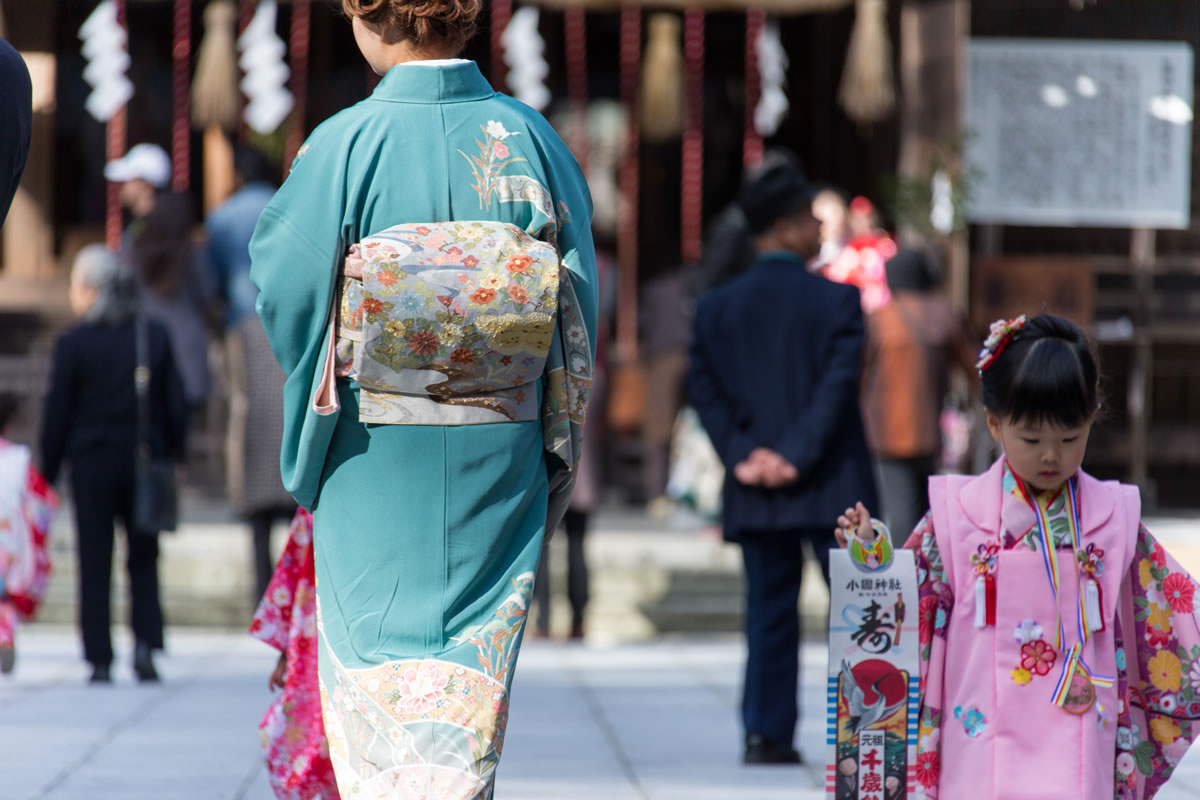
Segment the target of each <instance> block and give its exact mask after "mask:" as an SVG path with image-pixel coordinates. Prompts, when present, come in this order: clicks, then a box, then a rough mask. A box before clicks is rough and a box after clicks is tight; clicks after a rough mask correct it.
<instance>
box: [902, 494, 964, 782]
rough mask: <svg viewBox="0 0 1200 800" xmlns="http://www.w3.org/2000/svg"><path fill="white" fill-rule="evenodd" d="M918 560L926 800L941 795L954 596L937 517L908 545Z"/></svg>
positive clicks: (920, 770) (920, 746)
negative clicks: (945, 691) (935, 527)
mask: <svg viewBox="0 0 1200 800" xmlns="http://www.w3.org/2000/svg"><path fill="white" fill-rule="evenodd" d="M904 546H905V548H907V549H910V550H913V551H914V556H915V558H916V562H917V595H918V601H919V603H920V606H919V613H918V620H919V623H920V627H919V634H920V641H921V652H920V662H921V685H920V694H919V701H918V702H919V711H918V727H917V737H918V738H917V770H916V779H917V782H918V783H919V784H921V786H922V787H924V789H925V797H927V798H930V799H931V800H933V799H934V798H936V797H937V796H938V774H939V771H940V770H939V764H940V754H941V724H942V703H943V696H942V691H943V690H942V686H943V683H942V681H943V676H944V672H945V667H946V631H947V630H948V628H949V625H950V611H951V610H952V609H953V608H954V593H953V592H952V591H951V589H950V585H949V584H948V583H947V582H946V571H945V568H944V567H943V565H942V555H941V551H940V550H939V549H938V544H937V537H936V536H934V530H933V514H932V513H927V514H926V515H925V517H924V518H923V519H922V520H921V521H920V522H919V523H918V524H917V527H916V528H915V529H914V530H913V533H912V535H911V536H910V537H909V538H908V541H907V542H905V544H904Z"/></svg>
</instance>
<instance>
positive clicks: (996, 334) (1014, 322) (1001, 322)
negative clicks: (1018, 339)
mask: <svg viewBox="0 0 1200 800" xmlns="http://www.w3.org/2000/svg"><path fill="white" fill-rule="evenodd" d="M1024 327H1025V315H1024V314H1022V315H1021V316H1019V317H1017V318H1016V319H998V320H996V321H995V322H993V323H992V325H991V327H990V328H988V337H987V339H985V340H984V341H983V349H982V350H980V351H979V362H978V363H977V364H976V365H975V368H976V369H978V370H979V374H980V375H982V374H983V372H984V370H986V369H987V368H988V367H990V366H991V365H992V364H993V363H994V362H995V361H996V359H997V358H999V357H1000V354H1001V353H1003V352H1004V348H1006V347H1008V344H1009V342H1011V341H1012V339H1013V336H1014V335H1016V333H1017V332H1018V331H1020V330H1021V329H1022V328H1024Z"/></svg>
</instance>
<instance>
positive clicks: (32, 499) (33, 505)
mask: <svg viewBox="0 0 1200 800" xmlns="http://www.w3.org/2000/svg"><path fill="white" fill-rule="evenodd" d="M18 406H19V403H18V401H17V397H16V395H14V394H11V393H8V392H4V393H0V673H4V674H8V673H9V672H12V670H13V665H14V663H15V662H16V658H17V650H16V632H17V625H18V623H19V622H20V620H21V619H22V618H24V619H29V618H30V617H32V616H33V614H34V612H35V611H36V610H37V607H38V604H39V603H40V602H41V600H42V595H43V594H45V591H46V582H47V581H48V580H49V578H50V556H49V554H48V552H47V549H46V537H47V536H48V535H49V533H50V519H51V517H52V516H53V514H54V509H55V508H56V507H57V506H58V497H57V496H56V495H55V493H54V490H53V489H51V488H50V485H49V484H47V483H46V479H45V478H43V477H42V473H40V472H38V470H37V468H36V467H35V466H34V465H33V457H32V454H31V453H30V451H29V448H28V447H26V446H24V445H20V444H16V443H15V442H10V441H9V440H8V439H7V438H5V437H6V435H7V428H8V424H9V423H10V422H11V421H12V418H13V417H14V416H15V415H16V413H17V409H18Z"/></svg>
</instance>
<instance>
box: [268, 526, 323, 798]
mask: <svg viewBox="0 0 1200 800" xmlns="http://www.w3.org/2000/svg"><path fill="white" fill-rule="evenodd" d="M313 575H314V571H313V545H312V515H310V514H309V513H308V512H307V511H305V510H304V509H299V510H298V511H297V512H296V516H295V517H294V518H293V519H292V526H291V529H290V530H289V531H288V543H287V547H285V548H284V551H283V554H282V555H281V556H280V557H279V563H278V564H277V565H276V567H275V574H274V576H273V577H272V578H271V583H270V584H269V585H268V586H267V593H266V594H265V595H264V596H263V599H262V602H261V603H259V606H258V612H257V613H256V614H255V615H254V622H253V623H251V625H250V634H251V635H252V636H254V637H255V638H257V639H261V640H262V641H264V642H266V643H267V644H269V645H271V646H272V647H275V648H277V649H278V650H279V651H280V653H279V663H278V664H277V665H276V667H275V671H274V672H273V673H272V674H271V679H270V686H271V688H272V689H282V690H283V691H282V692H280V694H279V696H278V697H276V698H275V701H274V702H273V703H271V707H270V708H269V709H267V714H266V716H265V717H263V720H262V722H261V723H259V726H258V727H259V732H260V733H259V736H260V739H261V742H262V748H263V752H264V754H265V755H266V757H267V768H268V772H269V776H270V781H271V788H272V789H273V790H274V791H275V796H276V797H278V798H279V800H337V798H338V791H337V784H336V783H335V782H334V779H333V765H332V764H330V762H329V745H328V743H327V742H326V740H325V727H324V725H323V724H322V722H321V695H320V690H319V688H318V685H317V613H316V612H317V601H316V592H315V586H314V584H315V579H314V577H313Z"/></svg>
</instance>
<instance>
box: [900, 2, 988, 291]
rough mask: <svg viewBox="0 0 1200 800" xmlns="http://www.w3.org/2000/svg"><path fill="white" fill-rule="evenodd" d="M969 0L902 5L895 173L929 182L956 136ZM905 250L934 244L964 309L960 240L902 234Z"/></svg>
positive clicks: (965, 287) (964, 253)
mask: <svg viewBox="0 0 1200 800" xmlns="http://www.w3.org/2000/svg"><path fill="white" fill-rule="evenodd" d="M970 22H971V4H970V0H940V1H939V0H933V1H932V2H924V3H905V4H904V6H903V8H902V9H901V11H900V85H901V93H900V94H901V97H902V98H903V101H902V104H901V107H900V158H899V164H898V168H899V169H898V171H899V173H900V174H901V175H902V176H904V177H906V178H914V179H919V180H928V179H929V178H930V176H931V173H932V169H933V162H934V157H935V155H936V154H937V153H938V152H939V151H942V152H946V148H948V147H949V145H950V144H951V143H952V142H953V141H954V140H955V139H956V138H957V137H959V135H960V134H961V131H962V114H963V107H964V104H963V94H964V91H965V85H964V81H965V76H966V42H967V38H968V36H969V35H970ZM900 238H901V240H902V241H903V242H904V243H906V244H936V245H938V246H940V247H942V248H944V249H945V251H946V252H945V263H947V264H948V266H949V269H948V274H947V276H946V278H947V280H946V290H947V293H948V296H949V297H950V299H951V301H952V302H953V303H954V305H955V307H956V308H958V309H959V310H963V311H965V310H966V308H967V305H968V297H969V284H968V275H967V264H968V252H967V242H966V238H965V236H963V235H961V234H954V235H951V236H950V237H947V238H945V239H944V240H942V241H939V242H936V243H935V242H920V241H919V237H918V236H917V235H916V234H915V232H914V231H912V230H903V229H902V230H901V231H900Z"/></svg>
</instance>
